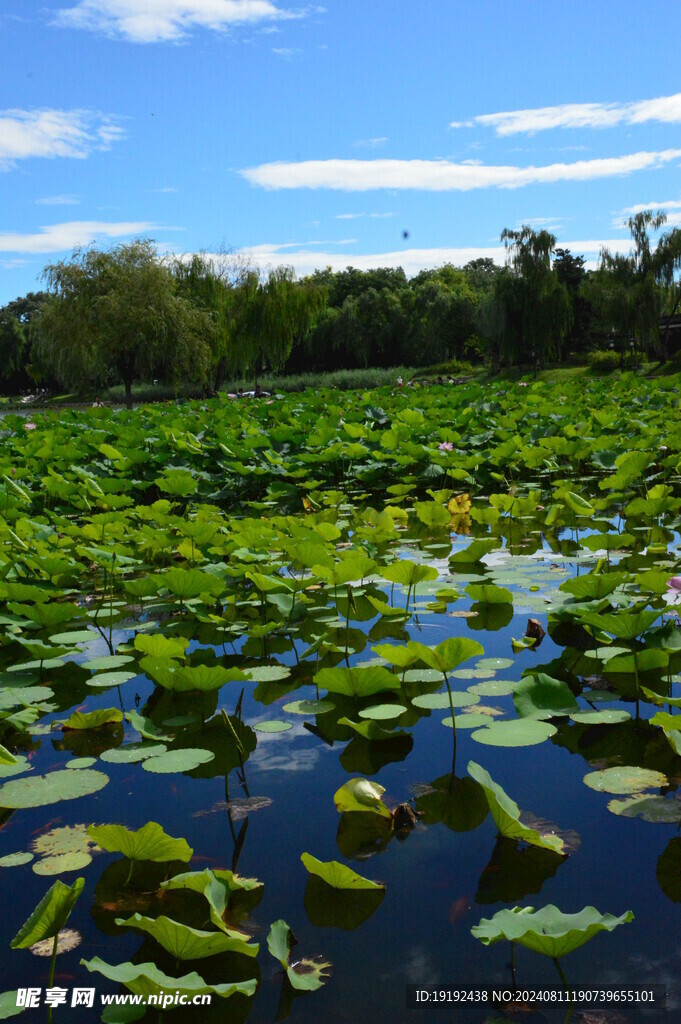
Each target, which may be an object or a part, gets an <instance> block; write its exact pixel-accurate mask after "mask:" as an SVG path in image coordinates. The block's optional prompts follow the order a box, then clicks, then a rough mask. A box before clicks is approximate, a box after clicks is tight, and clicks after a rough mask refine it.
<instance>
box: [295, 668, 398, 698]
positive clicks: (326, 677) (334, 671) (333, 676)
mask: <svg viewBox="0 0 681 1024" xmlns="http://www.w3.org/2000/svg"><path fill="white" fill-rule="evenodd" d="M314 681H315V683H316V684H317V686H318V687H319V688H320V689H324V690H328V692H329V693H340V694H344V695H345V696H347V697H373V695H374V694H376V693H385V692H387V691H388V690H399V689H400V680H399V679H398V677H397V676H396V675H394V674H393V673H392V672H389V671H388V669H386V668H382V667H381V666H379V665H371V666H368V667H365V668H341V667H338V668H323V669H321V670H320V671H319V672H317V674H316V676H315V677H314Z"/></svg>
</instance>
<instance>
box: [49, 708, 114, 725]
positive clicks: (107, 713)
mask: <svg viewBox="0 0 681 1024" xmlns="http://www.w3.org/2000/svg"><path fill="white" fill-rule="evenodd" d="M122 721H123V712H122V711H121V710H120V709H119V708H96V709H95V710H94V711H74V712H73V714H72V715H70V716H69V718H67V719H66V720H65V721H63V722H60V723H59V724H60V725H61V727H62V729H65V730H68V729H74V730H81V729H101V728H102V726H104V725H112V724H117V723H118V722H122Z"/></svg>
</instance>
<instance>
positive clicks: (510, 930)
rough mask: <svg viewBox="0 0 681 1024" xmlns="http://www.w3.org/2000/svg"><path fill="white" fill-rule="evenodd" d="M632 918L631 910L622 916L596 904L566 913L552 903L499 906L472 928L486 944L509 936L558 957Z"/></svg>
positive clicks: (529, 947)
mask: <svg viewBox="0 0 681 1024" xmlns="http://www.w3.org/2000/svg"><path fill="white" fill-rule="evenodd" d="M633 919H634V915H633V913H632V912H631V910H628V911H627V912H626V913H624V914H622V915H621V917H613V916H612V914H600V913H599V912H598V911H597V910H596V908H595V907H584V909H583V910H580V911H579V913H578V914H564V913H563V912H562V911H561V910H559V909H558V907H556V906H554V905H553V904H552V903H549V904H548V906H546V907H542V908H541V910H537V911H535V910H534V909H533V908H532V907H513V909H512V910H500V911H498V912H497V913H496V914H495V915H494V917H492V918H489V919H486V918H483V919H482V921H480V923H479V924H477V925H476V926H475V927H474V928H471V933H472V934H473V935H474V936H475V938H476V939H480V941H481V942H482V943H484V945H485V946H491V945H492V944H493V943H495V942H499V941H500V940H501V939H508V940H509V941H511V942H518V943H519V944H520V945H521V946H526V947H527V949H532V950H534V952H535V953H543V954H544V955H545V956H550V957H553V958H554V959H558V958H559V957H562V956H567V954H568V953H572V952H573V950H575V949H579V947H580V946H583V945H584V943H585V942H588V941H589V939H592V938H593V937H594V935H598V933H599V932H602V931H608V932H611V931H613V929H615V928H617V927H618V925H621V924H627V923H628V922H629V921H633Z"/></svg>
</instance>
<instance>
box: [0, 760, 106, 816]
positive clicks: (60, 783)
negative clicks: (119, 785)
mask: <svg viewBox="0 0 681 1024" xmlns="http://www.w3.org/2000/svg"><path fill="white" fill-rule="evenodd" d="M108 781H109V776H108V775H105V774H104V773H103V772H98V771H95V770H94V769H92V768H83V769H81V770H79V771H75V772H74V771H69V770H68V769H60V770H59V771H56V772H50V774H49V775H30V776H29V777H28V778H26V779H12V780H10V782H5V784H4V785H2V786H0V807H16V808H25V807H43V806H44V805H46V804H56V803H59V801H60V800H76V799H77V798H78V797H81V796H90V795H91V794H92V793H96V792H98V790H100V789H103V788H104V786H106V784H107V783H108Z"/></svg>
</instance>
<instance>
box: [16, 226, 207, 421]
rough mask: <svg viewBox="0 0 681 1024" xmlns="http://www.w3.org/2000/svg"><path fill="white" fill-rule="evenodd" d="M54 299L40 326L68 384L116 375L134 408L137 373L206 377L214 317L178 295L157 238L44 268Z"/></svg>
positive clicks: (41, 344)
mask: <svg viewBox="0 0 681 1024" xmlns="http://www.w3.org/2000/svg"><path fill="white" fill-rule="evenodd" d="M44 278H45V280H46V282H47V285H48V288H49V292H50V298H49V299H48V301H47V302H46V303H45V305H44V307H43V310H42V313H41V315H40V317H39V320H38V322H37V325H36V344H37V346H38V348H39V356H40V359H41V361H42V363H43V365H46V366H48V367H50V368H51V369H52V370H53V372H54V374H55V376H56V377H57V378H58V379H59V380H60V381H61V382H62V383H64V384H66V385H67V386H69V387H73V386H78V387H82V386H83V385H84V384H87V385H99V384H102V383H107V382H109V381H111V380H113V381H116V382H117V381H122V383H123V384H124V385H125V399H126V405H127V406H128V408H131V407H132V385H133V383H134V382H135V381H138V380H149V379H151V378H154V377H160V378H163V379H166V380H178V379H182V380H192V381H197V382H203V381H205V378H206V374H207V371H208V368H209V366H210V358H211V342H212V339H213V335H214V331H215V320H214V317H213V316H212V315H211V314H210V313H208V312H207V311H205V310H203V309H200V308H198V307H197V306H195V305H194V304H193V303H192V302H191V301H189V300H188V299H187V298H184V297H183V296H181V295H179V294H178V290H177V281H176V280H175V278H174V277H173V274H172V273H171V271H170V269H169V268H168V267H167V266H166V265H164V263H163V262H162V261H161V260H160V259H159V256H158V253H157V251H156V248H155V247H154V245H153V243H152V242H150V241H149V240H147V239H143V238H139V239H136V240H135V241H134V242H130V243H129V244H125V245H118V246H116V247H115V248H113V249H110V250H108V251H101V250H98V249H95V248H93V247H90V248H87V249H76V250H75V251H74V253H73V255H72V257H71V258H70V259H68V260H60V261H59V262H58V263H53V264H50V265H49V266H47V267H46V268H45V270H44Z"/></svg>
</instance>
